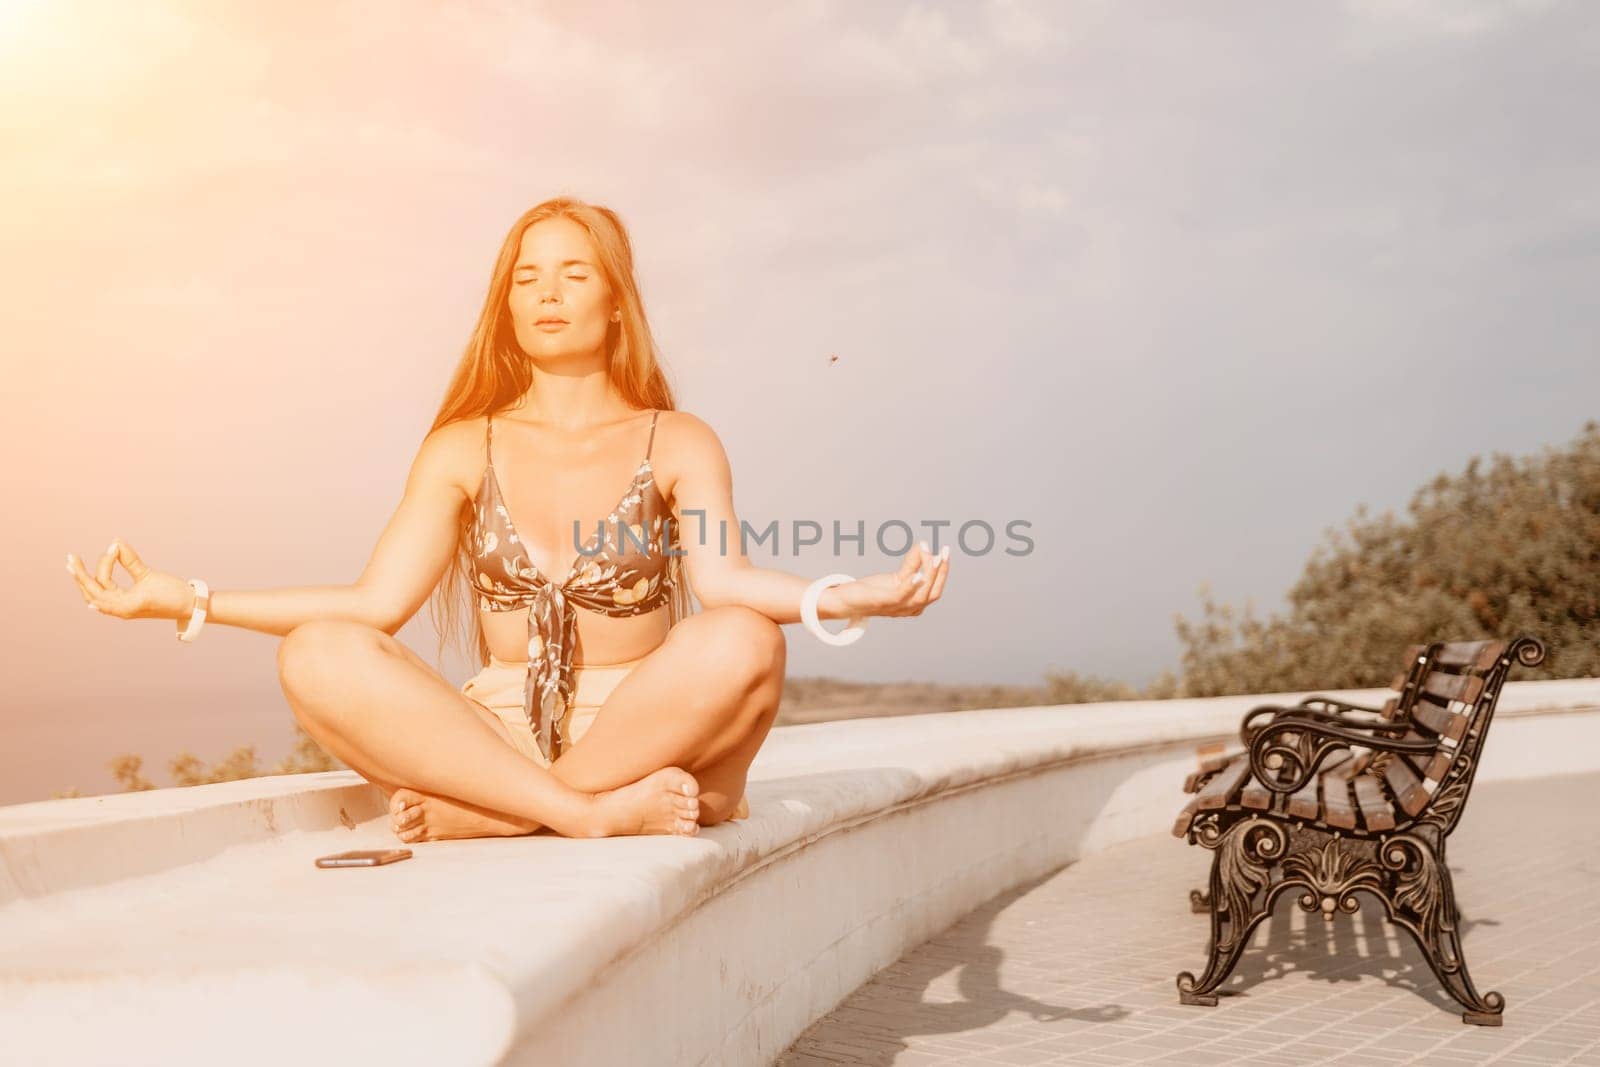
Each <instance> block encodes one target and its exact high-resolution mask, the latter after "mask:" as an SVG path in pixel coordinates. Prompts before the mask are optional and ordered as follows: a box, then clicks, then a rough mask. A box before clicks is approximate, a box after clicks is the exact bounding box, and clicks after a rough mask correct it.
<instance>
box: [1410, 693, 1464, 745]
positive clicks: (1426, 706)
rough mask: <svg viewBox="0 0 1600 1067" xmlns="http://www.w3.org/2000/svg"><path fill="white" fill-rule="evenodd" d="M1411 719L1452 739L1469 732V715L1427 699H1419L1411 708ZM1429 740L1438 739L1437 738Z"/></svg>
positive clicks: (1455, 739)
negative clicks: (1458, 712)
mask: <svg viewBox="0 0 1600 1067" xmlns="http://www.w3.org/2000/svg"><path fill="white" fill-rule="evenodd" d="M1411 721H1412V722H1415V723H1421V724H1422V725H1423V726H1426V727H1427V728H1428V729H1430V730H1432V731H1433V732H1434V733H1435V734H1437V735H1438V736H1439V737H1448V738H1449V739H1450V740H1452V741H1459V740H1461V738H1462V737H1463V736H1465V734H1466V732H1467V716H1465V715H1460V714H1457V713H1456V712H1453V711H1451V710H1450V709H1449V708H1442V707H1440V706H1439V705H1438V704H1434V703H1431V702H1429V701H1426V700H1419V701H1417V703H1416V706H1415V707H1413V708H1412V709H1411ZM1427 740H1430V741H1431V740H1437V738H1428V739H1427Z"/></svg>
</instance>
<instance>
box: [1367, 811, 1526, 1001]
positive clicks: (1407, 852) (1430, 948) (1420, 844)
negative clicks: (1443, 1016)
mask: <svg viewBox="0 0 1600 1067" xmlns="http://www.w3.org/2000/svg"><path fill="white" fill-rule="evenodd" d="M1381 858H1382V862H1383V865H1384V866H1385V867H1387V868H1388V869H1389V870H1390V871H1391V872H1393V875H1392V877H1391V879H1390V882H1389V885H1388V886H1387V887H1386V888H1387V889H1388V897H1389V899H1388V900H1386V901H1385V902H1384V903H1385V904H1386V905H1387V906H1388V908H1389V915H1390V917H1391V918H1392V919H1393V920H1394V921H1395V922H1396V923H1397V924H1399V925H1400V926H1403V927H1405V928H1406V930H1408V931H1409V932H1410V934H1411V936H1412V938H1413V939H1414V940H1415V941H1416V943H1417V947H1418V948H1420V949H1421V950H1422V954H1423V956H1424V957H1426V958H1427V961H1428V966H1429V967H1431V968H1432V969H1433V973H1434V975H1435V976H1436V977H1437V978H1438V979H1439V984H1440V985H1442V986H1444V988H1445V990H1446V992H1448V993H1449V994H1450V995H1451V996H1452V997H1454V998H1455V999H1456V1000H1457V1001H1458V1002H1460V1003H1461V1005H1462V1006H1463V1007H1465V1008H1466V1009H1467V1010H1466V1011H1464V1012H1462V1013H1461V1021H1462V1022H1464V1023H1470V1024H1472V1025H1473V1026H1499V1025H1500V1024H1501V1022H1502V1019H1503V1017H1504V1016H1503V1013H1504V1012H1505V1007H1506V998H1505V997H1503V996H1501V995H1500V994H1499V993H1496V992H1494V991H1492V990H1491V991H1490V992H1488V993H1483V994H1480V993H1479V992H1478V990H1477V987H1476V986H1474V985H1473V984H1472V976H1471V975H1470V974H1468V973H1467V959H1466V957H1465V956H1464V955H1463V954H1462V951H1461V935H1460V933H1459V931H1458V930H1457V924H1458V923H1459V922H1460V919H1461V913H1460V912H1459V911H1458V910H1457V908H1456V898H1455V890H1454V888H1453V887H1452V885H1451V882H1450V869H1449V868H1448V867H1446V866H1445V861H1444V841H1443V839H1441V838H1437V837H1435V835H1434V834H1432V833H1429V832H1427V831H1426V830H1424V831H1423V832H1420V833H1402V834H1395V835H1393V836H1392V837H1390V838H1388V839H1387V840H1386V841H1385V842H1384V846H1383V849H1382V852H1381Z"/></svg>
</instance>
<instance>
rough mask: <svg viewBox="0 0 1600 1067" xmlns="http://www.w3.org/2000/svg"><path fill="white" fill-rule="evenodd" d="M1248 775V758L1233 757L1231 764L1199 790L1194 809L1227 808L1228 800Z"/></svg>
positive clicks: (1240, 755) (1241, 756)
mask: <svg viewBox="0 0 1600 1067" xmlns="http://www.w3.org/2000/svg"><path fill="white" fill-rule="evenodd" d="M1249 775H1250V757H1249V756H1247V755H1244V754H1243V753H1241V754H1239V755H1238V756H1235V757H1234V758H1233V761H1232V762H1231V763H1229V764H1228V765H1227V766H1226V767H1224V768H1222V770H1220V771H1218V772H1217V776H1216V777H1215V778H1213V779H1211V781H1209V782H1207V783H1206V787H1205V788H1204V789H1202V790H1200V795H1199V796H1197V797H1195V807H1197V808H1198V809H1200V810H1201V811H1211V810H1213V809H1216V808H1225V807H1227V806H1228V801H1229V799H1230V798H1232V796H1233V794H1234V793H1236V792H1237V791H1238V789H1239V786H1240V785H1242V784H1244V780H1245V779H1246V778H1247V777H1249Z"/></svg>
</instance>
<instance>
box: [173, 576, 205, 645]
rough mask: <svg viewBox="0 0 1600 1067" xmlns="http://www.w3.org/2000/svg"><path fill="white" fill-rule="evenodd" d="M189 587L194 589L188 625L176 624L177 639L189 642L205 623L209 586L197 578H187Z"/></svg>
mask: <svg viewBox="0 0 1600 1067" xmlns="http://www.w3.org/2000/svg"><path fill="white" fill-rule="evenodd" d="M189 588H190V589H193V590H194V614H192V615H190V616H189V625H188V626H184V625H183V624H181V623H180V624H179V625H178V640H179V641H182V642H183V643H184V644H189V643H190V642H192V641H193V640H194V639H195V637H196V636H197V635H198V634H199V633H200V628H201V627H202V626H204V625H205V624H206V611H207V609H209V608H210V607H211V587H210V586H208V585H206V583H205V582H203V581H201V580H200V579H199V578H190V579H189Z"/></svg>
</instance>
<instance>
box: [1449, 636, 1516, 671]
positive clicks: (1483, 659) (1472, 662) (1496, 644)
mask: <svg viewBox="0 0 1600 1067" xmlns="http://www.w3.org/2000/svg"><path fill="white" fill-rule="evenodd" d="M1507 647H1509V646H1507V644H1506V643H1505V642H1504V641H1452V642H1450V643H1449V644H1445V645H1440V646H1439V651H1438V652H1436V653H1434V657H1433V660H1434V662H1435V663H1443V664H1445V665H1446V666H1449V667H1471V668H1472V669H1473V670H1477V671H1486V670H1488V669H1489V668H1490V667H1493V666H1494V665H1495V661H1496V660H1498V659H1499V658H1500V657H1501V656H1502V655H1504V654H1505V651H1506V648H1507Z"/></svg>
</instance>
